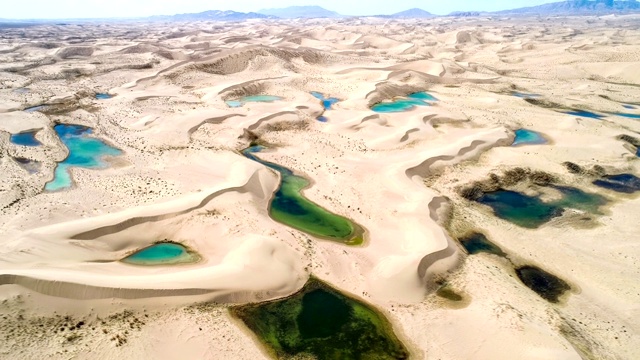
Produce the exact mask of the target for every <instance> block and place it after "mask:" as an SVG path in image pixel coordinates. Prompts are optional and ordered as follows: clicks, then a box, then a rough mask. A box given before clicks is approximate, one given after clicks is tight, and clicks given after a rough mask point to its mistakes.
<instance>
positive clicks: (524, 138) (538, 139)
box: [512, 129, 547, 146]
mask: <svg viewBox="0 0 640 360" xmlns="http://www.w3.org/2000/svg"><path fill="white" fill-rule="evenodd" d="M515 133H516V138H515V140H514V141H513V145H512V146H520V145H542V144H546V143H547V139H545V138H544V136H542V134H540V133H538V132H535V131H533V130H527V129H518V130H516V131H515Z"/></svg>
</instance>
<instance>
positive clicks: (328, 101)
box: [311, 91, 340, 122]
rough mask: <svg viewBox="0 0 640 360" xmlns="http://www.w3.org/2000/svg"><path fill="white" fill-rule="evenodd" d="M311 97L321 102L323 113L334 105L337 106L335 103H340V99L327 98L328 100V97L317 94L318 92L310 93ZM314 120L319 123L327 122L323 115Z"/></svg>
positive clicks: (327, 119)
mask: <svg viewBox="0 0 640 360" xmlns="http://www.w3.org/2000/svg"><path fill="white" fill-rule="evenodd" d="M311 95H313V97H315V98H316V99H319V100H320V101H322V106H323V107H324V109H325V111H326V110H331V107H332V106H333V105H334V104H337V103H338V102H339V101H340V99H338V98H334V97H329V98H328V97H325V95H324V94H322V93H319V92H317V91H312V92H311ZM316 120H318V121H320V122H328V121H329V118H327V117H326V116H324V115H320V116H318V117H317V118H316Z"/></svg>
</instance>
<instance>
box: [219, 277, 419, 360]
mask: <svg viewBox="0 0 640 360" xmlns="http://www.w3.org/2000/svg"><path fill="white" fill-rule="evenodd" d="M231 312H232V314H233V315H234V316H236V317H238V318H239V319H241V320H242V321H243V322H244V323H245V325H246V326H247V327H248V328H249V329H250V330H251V331H253V332H254V333H255V334H256V335H257V336H258V338H259V339H260V340H261V342H262V343H263V344H264V345H265V346H267V347H268V349H269V350H270V351H271V353H272V354H273V355H275V356H276V357H277V358H280V359H287V358H293V357H294V356H301V355H309V356H314V357H315V358H317V359H319V360H332V359H345V360H347V359H406V358H408V357H409V353H408V351H407V349H406V348H405V347H404V345H403V344H402V343H401V342H400V340H399V339H398V338H397V337H396V335H395V334H394V332H393V329H392V327H391V324H389V322H388V321H387V319H386V318H385V317H384V316H383V315H381V314H379V313H378V312H376V311H375V310H373V309H372V308H370V307H369V306H367V305H365V304H363V303H361V302H360V301H357V300H355V299H352V298H350V297H348V296H345V295H343V294H341V293H340V292H338V291H337V290H335V289H333V288H331V287H330V286H328V285H327V284H325V283H323V282H321V281H320V280H317V279H315V278H311V279H309V281H308V282H307V284H306V285H305V286H304V288H303V289H302V290H301V291H300V292H298V293H297V294H294V295H293V296H290V297H288V298H286V299H282V300H276V301H271V302H267V303H262V304H250V305H244V306H239V307H235V308H232V309H231Z"/></svg>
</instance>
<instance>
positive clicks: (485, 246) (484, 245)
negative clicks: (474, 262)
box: [459, 233, 507, 257]
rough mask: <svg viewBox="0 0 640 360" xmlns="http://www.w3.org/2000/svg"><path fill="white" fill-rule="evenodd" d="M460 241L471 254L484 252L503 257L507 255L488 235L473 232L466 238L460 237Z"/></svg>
mask: <svg viewBox="0 0 640 360" xmlns="http://www.w3.org/2000/svg"><path fill="white" fill-rule="evenodd" d="M459 241H460V243H461V244H462V246H463V247H464V248H465V250H467V252H468V253H469V254H470V255H475V254H479V253H481V252H484V253H488V254H493V255H498V256H501V257H505V256H507V254H505V253H504V252H503V251H502V249H500V247H499V246H497V245H496V244H494V243H492V242H491V241H489V239H487V237H486V236H484V234H481V233H473V234H471V235H469V236H467V237H465V238H462V239H460V240H459Z"/></svg>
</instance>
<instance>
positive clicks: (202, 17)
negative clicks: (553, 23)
mask: <svg viewBox="0 0 640 360" xmlns="http://www.w3.org/2000/svg"><path fill="white" fill-rule="evenodd" d="M631 12H640V2H638V1H636V0H626V1H613V0H569V1H562V2H555V3H549V4H544V5H539V6H532V7H525V8H518V9H511V10H503V11H497V12H476V11H464V12H463V11H456V12H453V13H451V14H449V16H478V15H505V14H514V15H518V14H523V15H532V14H540V15H554V14H556V15H567V14H582V15H583V14H605V13H631ZM435 16H437V15H434V14H431V13H430V12H428V11H425V10H423V9H418V8H414V9H409V10H406V11H402V12H399V13H395V14H391V15H375V16H372V17H380V18H387V19H406V18H414V19H421V18H430V17H435ZM343 17H349V16H345V15H341V14H338V13H337V12H335V11H330V10H327V9H325V8H323V7H320V6H290V7H286V8H277V9H263V10H260V11H258V12H250V13H241V12H235V11H205V12H202V13H197V14H180V15H172V16H153V17H151V18H148V19H149V20H164V21H206V20H209V21H212V20H219V21H225V20H228V21H240V20H247V19H296V18H343Z"/></svg>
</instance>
